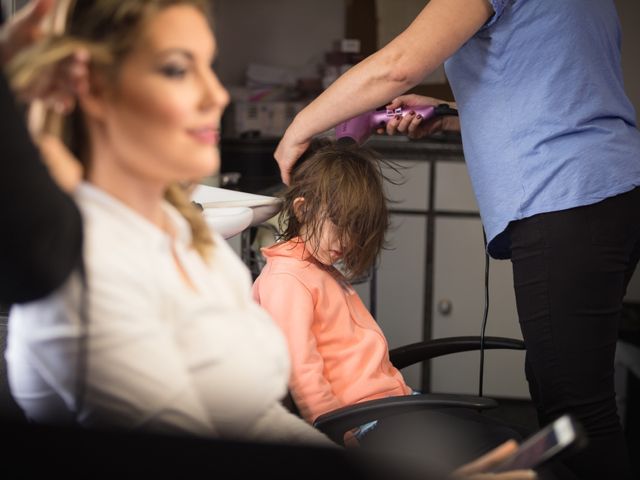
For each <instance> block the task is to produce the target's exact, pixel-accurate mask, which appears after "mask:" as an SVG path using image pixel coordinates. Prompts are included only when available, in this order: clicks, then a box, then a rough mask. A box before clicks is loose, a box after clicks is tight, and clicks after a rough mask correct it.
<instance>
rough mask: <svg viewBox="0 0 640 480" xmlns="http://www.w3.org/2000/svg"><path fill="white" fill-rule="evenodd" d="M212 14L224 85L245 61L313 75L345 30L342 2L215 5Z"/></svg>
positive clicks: (258, 0)
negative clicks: (294, 69)
mask: <svg viewBox="0 0 640 480" xmlns="http://www.w3.org/2000/svg"><path fill="white" fill-rule="evenodd" d="M214 15H215V29H216V37H217V39H218V43H219V46H218V48H219V55H218V59H217V60H216V65H215V67H216V71H217V72H218V75H219V76H220V79H221V80H222V82H223V83H224V84H225V85H239V84H243V83H244V73H245V69H246V65H247V64H248V63H250V62H259V63H266V64H270V65H275V66H280V67H291V68H296V69H298V70H300V71H302V70H304V69H305V68H308V69H311V70H313V69H314V68H315V65H316V64H317V63H318V62H320V61H321V60H322V59H323V58H324V57H323V56H324V52H325V51H327V50H329V49H330V48H331V45H332V42H333V40H334V39H338V38H342V37H343V36H344V30H345V0H266V1H265V0H215V1H214Z"/></svg>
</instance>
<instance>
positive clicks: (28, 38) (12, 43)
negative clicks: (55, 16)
mask: <svg viewBox="0 0 640 480" xmlns="http://www.w3.org/2000/svg"><path fill="white" fill-rule="evenodd" d="M54 3H55V2H54V1H53V0H33V1H31V2H29V3H28V4H27V5H26V6H24V7H23V8H21V9H20V10H19V11H18V12H16V14H15V15H14V16H13V17H11V18H10V19H9V20H7V22H6V23H5V25H4V26H3V27H2V29H0V64H1V65H2V66H4V65H6V64H7V63H8V62H9V60H11V58H13V56H14V55H15V54H16V53H18V52H19V51H20V50H22V49H23V48H25V47H28V46H29V45H31V44H33V43H34V42H36V41H37V40H39V39H40V38H42V36H43V32H42V26H41V24H42V20H43V19H44V17H45V16H46V15H47V13H49V11H50V10H51V8H52V7H53V4H54Z"/></svg>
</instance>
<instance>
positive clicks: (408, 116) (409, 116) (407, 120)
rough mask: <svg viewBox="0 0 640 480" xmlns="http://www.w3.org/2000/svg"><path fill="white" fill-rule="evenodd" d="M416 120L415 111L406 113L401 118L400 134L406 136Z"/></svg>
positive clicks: (399, 124) (398, 128)
mask: <svg viewBox="0 0 640 480" xmlns="http://www.w3.org/2000/svg"><path fill="white" fill-rule="evenodd" d="M415 118H416V112H415V111H414V110H409V111H408V112H406V113H405V114H404V115H403V116H402V118H400V122H399V123H398V127H397V130H398V132H399V133H402V134H403V135H406V133H407V132H408V131H409V125H411V122H412V121H413V120H414V119H415Z"/></svg>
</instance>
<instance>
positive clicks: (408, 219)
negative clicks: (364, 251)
mask: <svg viewBox="0 0 640 480" xmlns="http://www.w3.org/2000/svg"><path fill="white" fill-rule="evenodd" d="M426 228H427V225H426V217H425V216H422V215H403V214H394V215H392V218H391V229H390V230H389V234H388V236H387V239H388V243H389V249H388V250H384V251H383V253H382V257H381V260H380V265H379V267H378V279H377V280H378V284H377V295H376V297H377V310H378V314H377V317H378V318H377V320H378V323H379V325H380V327H381V328H382V330H383V331H384V334H385V336H386V337H387V341H388V342H389V348H390V349H392V348H395V347H400V346H403V345H407V344H409V343H415V342H419V341H421V340H422V338H423V318H424V292H425V251H426ZM402 374H403V376H404V377H405V380H406V382H407V383H408V384H409V385H410V386H411V387H412V388H414V389H420V388H422V387H421V366H420V365H414V366H411V367H408V368H405V369H404V370H403V371H402Z"/></svg>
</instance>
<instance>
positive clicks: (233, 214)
mask: <svg viewBox="0 0 640 480" xmlns="http://www.w3.org/2000/svg"><path fill="white" fill-rule="evenodd" d="M203 214H204V219H205V221H206V222H207V225H208V226H209V228H210V229H211V230H213V231H214V232H216V233H219V234H220V235H222V236H223V237H224V238H231V237H233V236H234V235H237V234H238V233H240V232H242V231H243V230H244V229H245V228H247V227H248V226H249V225H250V224H251V221H252V220H253V212H252V211H251V209H250V208H249V207H228V208H207V209H205V210H204V212H203Z"/></svg>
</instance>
